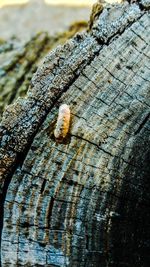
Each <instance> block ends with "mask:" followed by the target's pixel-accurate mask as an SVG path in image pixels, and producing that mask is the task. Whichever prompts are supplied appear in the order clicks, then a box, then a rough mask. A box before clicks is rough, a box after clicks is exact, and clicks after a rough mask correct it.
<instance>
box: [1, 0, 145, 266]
mask: <svg viewBox="0 0 150 267" xmlns="http://www.w3.org/2000/svg"><path fill="white" fill-rule="evenodd" d="M149 7H150V4H149V2H148V1H145V0H143V1H141V2H137V3H131V4H129V3H127V2H124V3H123V4H121V5H113V6H109V5H106V6H104V7H101V6H100V4H97V6H94V8H93V10H94V12H95V13H92V15H91V19H92V21H90V27H89V30H88V32H85V33H81V34H76V35H75V37H74V38H73V39H71V40H69V41H68V42H66V43H65V44H64V46H59V47H57V48H56V49H55V50H53V51H52V52H51V53H50V54H49V55H48V56H46V58H45V60H44V62H43V64H42V65H41V66H40V67H39V68H38V70H37V72H36V73H35V74H34V75H33V77H32V81H31V84H30V88H29V90H28V92H27V96H26V98H25V99H22V98H18V99H17V100H16V101H15V103H14V104H11V105H9V106H7V108H6V109H5V111H4V114H3V118H2V122H1V128H0V133H1V135H0V139H1V163H0V166H1V178H0V184H1V214H2V216H1V225H0V227H1V265H2V266H4V267H5V266H61V267H62V266H64V267H65V266H70V267H72V266H73V267H77V266H79V267H82V266H84V267H92V266H93V267H105V266H109V267H110V266H116V267H117V266H123V267H124V266H129V267H131V266H139V267H142V266H144V267H145V266H149V264H150V256H149V249H150V215H149V212H148V208H149V206H150V194H149V185H150V180H149V173H150V167H149V158H150V149H149V148H150V142H149V141H150V137H149V133H150V123H149V118H150V113H149V107H150V99H149V96H150V90H149V76H150V75H149V74H150V66H149V61H150V49H149V41H150V40H149V39H150V33H149V31H150V28H149V18H150V14H149ZM94 14H96V15H94ZM62 103H66V104H68V105H69V106H70V110H71V123H70V129H69V133H68V135H67V137H66V138H65V140H63V142H62V143H58V142H56V140H55V138H54V129H55V125H56V120H57V116H58V108H59V106H60V105H61V104H62Z"/></svg>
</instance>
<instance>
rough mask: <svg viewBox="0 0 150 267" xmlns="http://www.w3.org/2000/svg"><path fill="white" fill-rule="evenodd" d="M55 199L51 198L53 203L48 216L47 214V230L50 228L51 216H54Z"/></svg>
mask: <svg viewBox="0 0 150 267" xmlns="http://www.w3.org/2000/svg"><path fill="white" fill-rule="evenodd" d="M54 200H55V199H54V198H53V197H51V201H50V204H49V210H48V214H47V228H48V229H49V228H50V221H51V216H52V210H53V206H54Z"/></svg>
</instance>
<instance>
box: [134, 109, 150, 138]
mask: <svg viewBox="0 0 150 267" xmlns="http://www.w3.org/2000/svg"><path fill="white" fill-rule="evenodd" d="M149 118H150V113H149V114H148V115H147V116H146V118H145V119H144V120H143V122H142V123H141V124H140V126H139V128H138V129H137V130H136V132H135V133H134V134H135V135H137V134H138V133H139V132H140V131H141V130H142V128H143V127H144V125H145V124H146V123H147V121H148V120H149Z"/></svg>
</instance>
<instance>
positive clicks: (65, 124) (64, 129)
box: [54, 104, 70, 139]
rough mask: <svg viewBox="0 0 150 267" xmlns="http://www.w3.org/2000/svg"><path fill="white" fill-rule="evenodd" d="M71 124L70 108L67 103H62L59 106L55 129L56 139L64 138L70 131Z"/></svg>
mask: <svg viewBox="0 0 150 267" xmlns="http://www.w3.org/2000/svg"><path fill="white" fill-rule="evenodd" d="M69 124H70V108H69V106H68V105H66V104H62V105H61V106H60V107H59V114H58V119H57V123H56V128H55V130H54V136H55V138H56V139H64V138H65V137H66V135H67V133H68V130H69Z"/></svg>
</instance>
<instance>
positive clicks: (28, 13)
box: [0, 0, 96, 41]
mask: <svg viewBox="0 0 150 267" xmlns="http://www.w3.org/2000/svg"><path fill="white" fill-rule="evenodd" d="M95 2H96V0H68V1H67V0H0V38H3V39H8V38H10V37H11V36H12V35H17V37H19V38H20V39H21V40H26V41H27V40H28V39H29V38H30V37H31V35H32V34H35V33H37V32H39V31H47V32H48V33H49V34H50V35H54V34H55V33H56V32H57V33H60V32H62V31H65V30H67V28H68V26H69V25H70V24H72V23H74V22H76V21H83V20H84V21H85V20H86V21H88V20H89V17H90V12H91V6H92V4H93V3H95Z"/></svg>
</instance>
